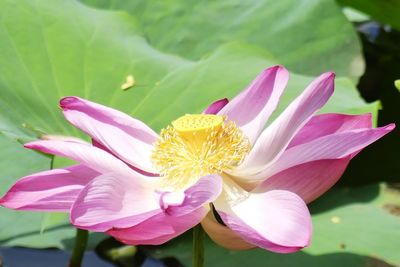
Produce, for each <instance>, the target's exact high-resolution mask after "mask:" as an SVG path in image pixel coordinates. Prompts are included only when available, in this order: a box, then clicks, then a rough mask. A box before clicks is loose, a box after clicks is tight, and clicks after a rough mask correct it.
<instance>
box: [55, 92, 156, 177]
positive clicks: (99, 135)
mask: <svg viewBox="0 0 400 267" xmlns="http://www.w3.org/2000/svg"><path fill="white" fill-rule="evenodd" d="M60 106H61V108H62V109H63V111H64V116H65V118H66V119H67V120H68V121H69V122H70V123H72V124H73V125H75V126H76V127H78V128H79V129H81V130H82V131H84V132H85V133H87V134H88V135H90V136H91V137H92V138H93V139H95V140H96V141H97V142H99V143H101V144H102V145H104V146H105V147H107V148H108V149H109V150H110V151H112V152H113V154H115V155H117V156H118V157H119V158H121V159H122V160H124V161H126V162H127V163H129V164H131V165H133V166H135V167H137V168H139V169H142V170H144V171H147V172H154V170H153V167H152V163H151V160H150V157H151V153H152V148H153V146H152V144H153V143H154V142H155V141H156V139H157V134H156V133H155V132H154V131H153V130H152V129H150V128H149V127H148V126H147V125H146V124H144V123H143V122H141V121H139V120H136V119H133V118H131V117H130V116H128V115H127V114H124V113H122V112H120V111H117V110H114V109H112V108H108V107H105V106H103V105H100V104H96V103H93V102H90V101H87V100H84V99H81V98H79V97H66V98H63V99H61V101H60Z"/></svg>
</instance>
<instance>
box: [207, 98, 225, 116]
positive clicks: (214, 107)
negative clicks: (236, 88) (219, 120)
mask: <svg viewBox="0 0 400 267" xmlns="http://www.w3.org/2000/svg"><path fill="white" fill-rule="evenodd" d="M228 103H229V100H228V99H227V98H222V99H220V100H217V101H215V102H214V103H212V104H211V105H209V106H208V107H207V108H206V110H204V111H203V113H204V114H217V113H218V112H219V111H220V110H221V109H222V108H223V107H225V106H226V104H228Z"/></svg>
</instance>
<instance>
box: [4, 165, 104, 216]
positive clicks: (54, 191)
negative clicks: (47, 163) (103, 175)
mask: <svg viewBox="0 0 400 267" xmlns="http://www.w3.org/2000/svg"><path fill="white" fill-rule="evenodd" d="M97 175H99V173H98V172H96V171H93V170H92V169H90V168H88V167H86V166H84V165H75V166H71V167H67V168H65V169H54V170H49V171H44V172H40V173H36V174H32V175H29V176H25V177H23V178H21V179H20V180H18V181H17V182H16V183H15V184H14V185H13V186H12V187H11V188H10V190H8V192H7V193H6V194H5V195H4V196H3V197H2V198H1V199H0V205H2V206H4V207H7V208H10V209H17V210H31V211H57V212H68V211H69V210H70V208H71V206H72V203H73V202H74V201H75V199H76V198H77V196H78V194H79V192H80V191H81V190H82V188H83V187H84V186H85V185H86V184H87V183H89V182H90V181H91V180H92V179H93V178H94V177H96V176H97Z"/></svg>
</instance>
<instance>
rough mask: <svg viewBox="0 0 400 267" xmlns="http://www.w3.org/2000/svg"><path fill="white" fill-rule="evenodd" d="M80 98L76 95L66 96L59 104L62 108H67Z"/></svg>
mask: <svg viewBox="0 0 400 267" xmlns="http://www.w3.org/2000/svg"><path fill="white" fill-rule="evenodd" d="M78 100H79V98H78V97H76V96H66V97H63V98H61V99H60V103H59V104H60V107H61V108H62V109H67V108H68V106H70V105H71V104H73V103H75V102H76V101H78Z"/></svg>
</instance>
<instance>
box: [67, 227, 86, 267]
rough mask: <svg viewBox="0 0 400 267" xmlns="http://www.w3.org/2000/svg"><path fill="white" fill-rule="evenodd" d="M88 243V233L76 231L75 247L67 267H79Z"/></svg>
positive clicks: (80, 230)
mask: <svg viewBox="0 0 400 267" xmlns="http://www.w3.org/2000/svg"><path fill="white" fill-rule="evenodd" d="M87 241H88V231H87V230H82V229H76V236H75V245H74V249H73V250H72V255H71V258H70V260H69V267H81V265H82V259H83V255H84V254H85V250H86V245H87Z"/></svg>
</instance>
